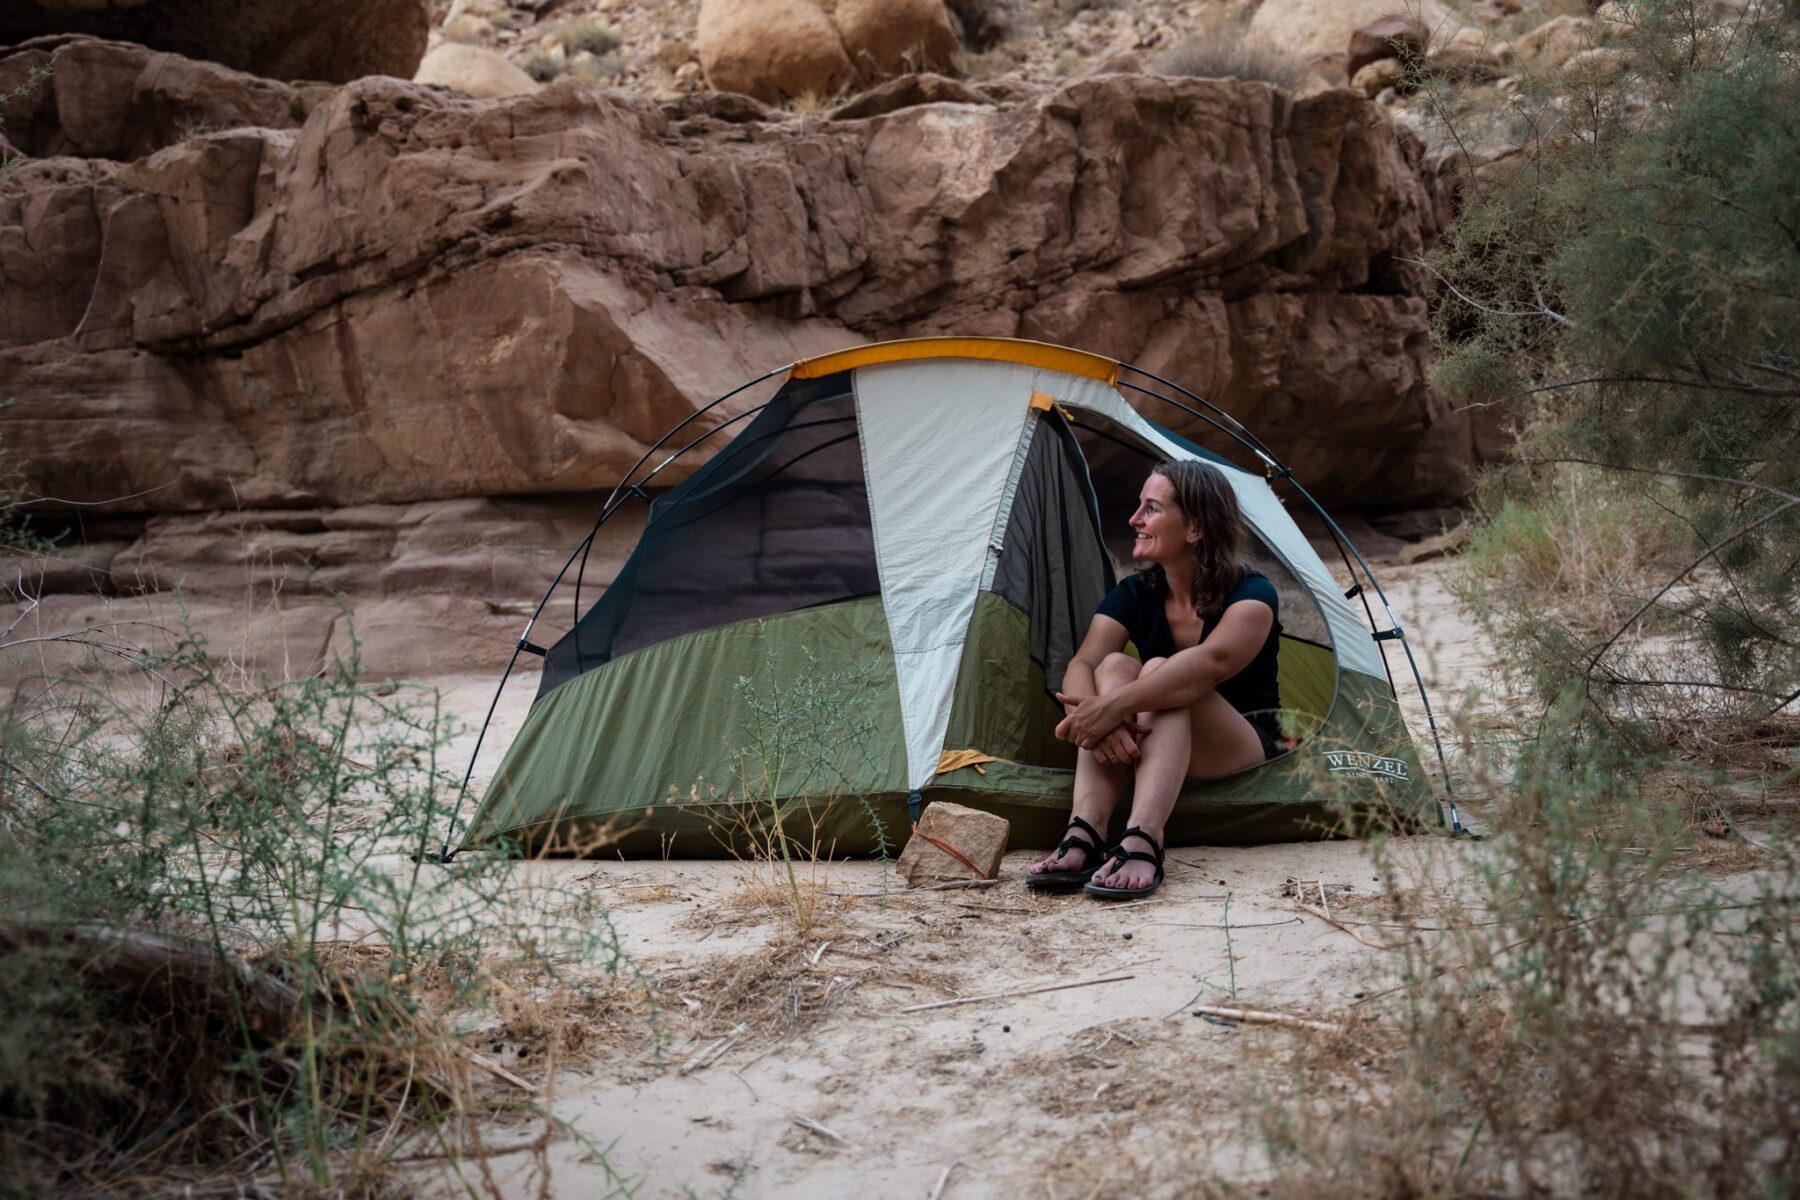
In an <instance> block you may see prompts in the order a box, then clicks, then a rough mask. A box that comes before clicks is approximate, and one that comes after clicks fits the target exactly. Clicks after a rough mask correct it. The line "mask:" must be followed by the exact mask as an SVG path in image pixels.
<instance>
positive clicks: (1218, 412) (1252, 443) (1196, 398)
mask: <svg viewBox="0 0 1800 1200" xmlns="http://www.w3.org/2000/svg"><path fill="white" fill-rule="evenodd" d="M1119 365H1120V366H1121V367H1123V368H1125V369H1126V370H1127V371H1135V372H1137V373H1138V374H1139V375H1142V376H1143V377H1144V378H1145V379H1154V380H1156V382H1158V383H1160V384H1162V385H1163V386H1164V387H1170V388H1174V389H1175V390H1176V391H1178V392H1180V393H1181V394H1182V395H1184V396H1186V397H1187V398H1188V399H1189V400H1192V401H1193V402H1194V403H1195V404H1201V405H1205V406H1206V408H1207V410H1208V411H1210V412H1211V413H1213V414H1214V415H1213V416H1210V417H1209V416H1207V415H1206V414H1205V413H1198V412H1195V413H1194V415H1195V416H1197V417H1200V418H1202V419H1203V420H1205V421H1208V422H1210V423H1211V424H1212V426H1213V427H1214V428H1216V429H1217V430H1219V432H1221V433H1226V434H1231V436H1233V437H1235V438H1237V440H1238V441H1240V442H1243V444H1244V445H1246V446H1249V447H1250V448H1251V449H1252V450H1254V451H1255V452H1256V454H1257V456H1258V457H1259V458H1261V459H1262V460H1263V461H1264V462H1266V463H1268V464H1269V465H1270V466H1272V467H1275V468H1277V469H1278V470H1282V471H1286V470H1287V468H1286V467H1284V466H1282V465H1281V463H1280V462H1279V461H1277V460H1276V458H1275V452H1274V451H1273V450H1271V449H1269V447H1268V446H1267V445H1266V444H1265V443H1264V442H1263V440H1262V439H1261V438H1259V437H1257V436H1256V435H1255V434H1254V433H1252V432H1250V430H1249V429H1247V428H1245V426H1244V423H1243V422H1242V421H1240V420H1238V419H1237V418H1236V417H1234V416H1232V415H1231V414H1230V413H1228V412H1226V411H1225V410H1224V409H1222V408H1220V407H1219V406H1218V405H1216V404H1214V403H1213V402H1212V401H1211V400H1208V399H1207V398H1206V397H1205V396H1202V395H1200V394H1199V393H1197V392H1190V391H1188V390H1187V389H1186V388H1184V387H1182V386H1181V385H1180V384H1179V383H1176V382H1175V381H1174V380H1173V379H1164V378H1163V377H1162V376H1161V375H1158V374H1156V373H1155V372H1154V371H1146V370H1144V368H1142V367H1134V366H1132V365H1131V364H1130V363H1120V364H1119ZM1126 386H1127V387H1133V386H1136V385H1134V384H1126ZM1138 390H1139V391H1141V392H1146V393H1147V394H1149V395H1152V396H1156V395H1158V393H1156V392H1152V391H1150V390H1149V389H1148V388H1138ZM1161 399H1164V400H1168V401H1169V403H1170V404H1174V405H1176V406H1177V407H1179V408H1187V405H1185V404H1182V403H1181V402H1180V401H1177V400H1171V399H1169V397H1167V396H1162V397H1161ZM1188 411H1189V412H1193V411H1194V410H1193V409H1188ZM1221 419H1223V420H1225V421H1228V422H1230V424H1231V428H1229V429H1227V428H1226V427H1225V426H1224V425H1222V424H1220V420H1221ZM1233 430H1235V431H1236V432H1235V433H1234V432H1233ZM1246 439H1247V440H1246Z"/></svg>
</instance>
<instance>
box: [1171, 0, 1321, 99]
mask: <svg viewBox="0 0 1800 1200" xmlns="http://www.w3.org/2000/svg"><path fill="white" fill-rule="evenodd" d="M1156 70H1157V72H1158V73H1160V74H1163V75H1184V76H1191V77H1193V78H1197V79H1237V80H1242V81H1246V82H1249V81H1261V82H1264V83H1272V84H1274V85H1276V86H1277V87H1283V88H1287V89H1288V90H1290V91H1292V90H1294V89H1295V88H1298V87H1299V86H1300V85H1301V84H1303V83H1305V82H1306V79H1307V74H1308V72H1307V68H1306V64H1305V63H1304V62H1302V61H1301V60H1300V59H1298V58H1296V57H1294V56H1293V55H1291V54H1287V53H1284V52H1283V51H1280V50H1272V49H1269V48H1266V47H1262V46H1251V45H1247V44H1246V43H1245V42H1244V22H1243V21H1242V20H1241V19H1239V18H1238V17H1236V16H1234V15H1232V14H1229V13H1214V14H1212V15H1210V16H1208V17H1207V18H1206V19H1204V20H1203V21H1202V23H1201V25H1200V28H1199V30H1198V31H1197V32H1195V33H1193V34H1191V35H1189V36H1188V37H1186V38H1184V39H1183V40H1181V41H1179V42H1176V43H1175V44H1174V45H1173V46H1171V47H1170V48H1169V49H1168V50H1167V51H1166V52H1164V54H1163V55H1162V57H1161V58H1160V59H1158V60H1157V63H1156Z"/></svg>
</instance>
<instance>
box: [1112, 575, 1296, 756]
mask: <svg viewBox="0 0 1800 1200" xmlns="http://www.w3.org/2000/svg"><path fill="white" fill-rule="evenodd" d="M1239 600H1260V601H1262V602H1263V603H1264V604H1266V605H1268V606H1269V610H1270V611H1271V612H1273V613H1274V614H1275V621H1274V623H1273V624H1272V625H1270V626H1269V637H1268V640H1267V641H1265V642H1264V643H1263V646H1262V649H1261V650H1258V651H1257V652H1256V657H1255V658H1253V659H1251V660H1250V665H1249V666H1247V667H1245V668H1244V669H1243V670H1241V671H1239V672H1238V673H1237V674H1236V675H1233V676H1232V677H1231V678H1230V679H1227V680H1225V682H1223V683H1221V684H1220V685H1219V687H1218V692H1219V695H1221V696H1223V697H1225V701H1226V703H1228V704H1230V705H1231V707H1233V708H1235V709H1237V710H1238V711H1239V712H1241V713H1243V714H1244V716H1245V718H1246V719H1247V720H1249V721H1250V723H1251V724H1253V725H1258V726H1261V727H1262V728H1263V729H1265V730H1267V731H1268V732H1270V733H1273V734H1275V735H1276V736H1277V737H1279V736H1280V734H1281V722H1280V720H1279V719H1278V718H1277V713H1278V712H1279V710H1280V708H1281V685H1280V683H1279V682H1278V680H1277V675H1276V659H1277V657H1278V656H1279V654H1280V651H1281V599H1280V597H1279V596H1277V595H1276V592H1275V585H1274V584H1272V583H1270V582H1269V577H1268V576H1267V575H1264V574H1263V573H1262V572H1261V571H1258V570H1256V569H1255V568H1254V567H1246V568H1244V577H1243V578H1242V579H1240V580H1238V585H1237V586H1236V587H1235V588H1232V589H1231V595H1229V596H1227V597H1226V598H1225V606H1224V607H1225V608H1230V607H1231V606H1232V605H1233V604H1236V603H1237V602H1238V601H1239ZM1098 611H1099V612H1100V614H1101V615H1103V616H1108V617H1111V618H1112V619H1113V620H1115V621H1117V622H1118V623H1119V624H1121V625H1123V626H1124V627H1125V630H1126V632H1127V633H1129V634H1130V635H1131V640H1132V642H1134V643H1135V644H1136V645H1137V649H1138V656H1139V657H1140V658H1142V659H1144V660H1146V661H1148V660H1149V659H1152V658H1168V657H1170V656H1171V655H1173V654H1174V653H1175V652H1176V650H1177V649H1178V647H1177V646H1176V645H1175V632H1174V631H1173V630H1172V629H1170V628H1169V615H1168V613H1167V612H1165V611H1164V610H1163V596H1162V593H1160V592H1153V591H1151V590H1150V589H1149V588H1148V587H1146V586H1145V585H1144V581H1143V577H1142V576H1141V575H1133V576H1131V577H1130V578H1129V579H1126V580H1125V581H1124V582H1122V583H1120V584H1119V586H1118V587H1116V588H1114V589H1113V590H1112V591H1110V592H1108V593H1107V594H1106V598H1105V599H1104V600H1102V601H1100V608H1099V610H1098ZM1220 611H1221V613H1223V611H1224V610H1223V609H1221V610H1220ZM1215 624H1216V622H1212V621H1205V622H1202V623H1201V626H1200V640H1201V641H1202V642H1204V641H1205V640H1206V639H1207V638H1208V637H1210V636H1211V635H1212V631H1213V626H1214V625H1215Z"/></svg>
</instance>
